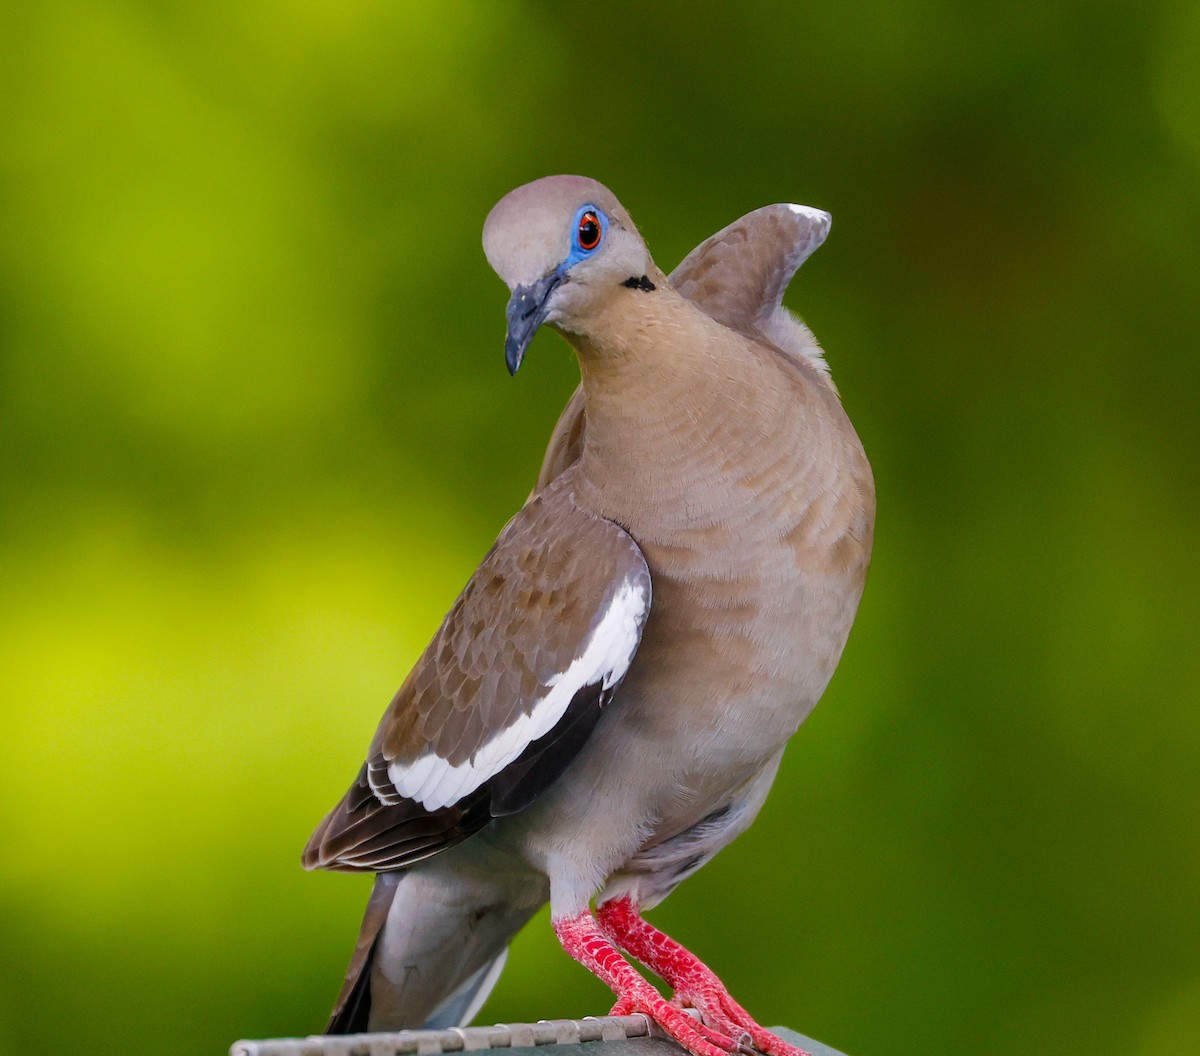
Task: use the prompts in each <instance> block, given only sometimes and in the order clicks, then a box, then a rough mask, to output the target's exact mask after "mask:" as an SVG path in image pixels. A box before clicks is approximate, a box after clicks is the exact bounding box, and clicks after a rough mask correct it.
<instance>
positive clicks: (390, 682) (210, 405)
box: [0, 0, 1200, 1056]
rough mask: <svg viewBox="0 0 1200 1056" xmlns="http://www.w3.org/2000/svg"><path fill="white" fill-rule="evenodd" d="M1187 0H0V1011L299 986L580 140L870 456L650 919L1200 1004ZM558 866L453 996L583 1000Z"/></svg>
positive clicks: (316, 962)
mask: <svg viewBox="0 0 1200 1056" xmlns="http://www.w3.org/2000/svg"><path fill="white" fill-rule="evenodd" d="M1198 71H1200V7H1197V5H1196V4H1195V2H1194V0H1193V2H1190V3H1189V2H1159V0H1151V2H1145V0H1101V2H1099V3H1097V2H1095V0H1088V2H1084V0H1049V2H1047V0H1038V2H1030V0H1016V2H1011V3H1001V4H994V5H971V4H966V3H961V2H960V3H949V2H945V0H941V2H939V0H898V2H889V3H882V2H879V0H868V2H867V3H865V4H858V5H849V6H847V5H844V4H840V3H834V2H832V0H811V2H807V3H804V4H796V3H791V2H778V3H758V4H736V5H729V4H721V5H715V4H714V5H709V6H708V7H703V6H701V5H694V4H684V3H678V2H669V3H668V2H663V3H645V2H643V3H637V4H634V3H626V2H618V3H610V4H595V5H590V4H583V3H558V4H551V3H533V2H528V3H512V2H498V0H497V2H492V0H450V2H447V3H442V4H438V5H432V4H431V5H421V4H415V3H408V2H402V0H340V2H335V0H325V2H306V3H296V4H282V3H254V2H249V3H231V2H225V0H210V2H206V3H197V2H191V3H187V2H183V3H151V2H136V0H129V2H125V3H118V2H110V3H104V2H101V0H42V2H39V3H36V4H34V3H21V2H17V3H14V4H9V5H6V6H5V7H3V8H0V704H2V712H0V716H2V723H3V725H2V730H3V735H2V736H0V831H2V832H3V851H2V852H0V860H2V863H3V864H2V865H0V1054H4V1056H8V1054H13V1056H15V1054H17V1053H25V1052H32V1051H39V1052H68V1051H88V1052H90V1053H94V1054H96V1056H104V1054H107V1053H114V1054H115V1053H117V1052H127V1051H141V1052H147V1053H150V1052H171V1053H172V1054H175V1056H191V1054H195V1056H200V1054H202V1053H208V1054H211V1053H220V1052H222V1051H223V1050H224V1049H225V1047H226V1046H227V1045H228V1044H229V1043H230V1042H231V1041H232V1040H233V1039H235V1038H236V1037H262V1036H273V1035H284V1034H297V1033H306V1032H309V1031H314V1030H317V1029H318V1028H319V1027H320V1025H321V1023H322V1022H323V1019H324V1016H325V1013H326V1011H327V1009H328V1006H329V1003H330V1001H331V999H332V997H333V995H334V993H335V992H336V989H337V985H338V982H339V979H340V974H341V971H342V969H343V967H344V964H345V961H346V959H347V957H348V955H349V952H350V949H351V947H352V945H353V940H354V934H355V929H356V927H357V923H358V917H359V914H360V913H361V909H362V905H363V903H364V901H365V897H366V890H367V888H366V881H364V880H363V879H362V878H351V877H343V876H334V875H315V876H314V875H306V874H304V873H302V872H301V870H300V868H299V865H298V861H297V858H298V853H299V850H300V847H301V846H302V844H303V842H304V840H305V838H306V836H307V834H308V832H309V830H310V829H311V827H312V825H313V824H314V823H315V821H316V820H317V819H318V818H319V817H320V816H321V814H322V813H323V812H324V811H325V810H326V809H327V807H328V806H330V805H331V804H332V803H333V801H334V799H335V798H336V797H337V796H338V795H340V794H341V792H342V791H343V789H344V787H345V785H346V783H347V782H348V781H349V780H350V778H351V777H352V776H353V773H354V771H355V769H356V766H357V764H358V761H359V759H360V758H361V753H362V751H363V750H364V748H365V746H366V743H367V741H368V739H369V737H370V734H371V732H372V730H373V728H374V725H375V722H376V720H377V718H378V715H379V714H380V712H381V711H382V709H383V706H384V705H385V703H386V701H387V700H388V698H389V697H390V695H391V693H392V691H393V690H394V688H395V686H396V685H397V684H398V683H399V681H400V679H401V678H402V677H403V675H404V674H405V673H406V671H407V669H408V666H409V665H410V664H411V662H412V661H413V660H414V659H415V657H416V655H417V653H418V652H419V650H420V649H421V647H422V646H423V645H424V643H425V641H426V640H427V639H428V636H429V635H430V634H431V633H432V631H433V630H434V628H435V627H436V625H437V623H438V621H439V620H440V618H441V616H442V614H443V613H444V612H445V610H446V609H447V608H448V607H449V604H450V602H451V601H452V600H453V598H454V595H455V594H456V593H457V590H458V589H459V587H460V586H461V585H462V583H463V582H464V581H465V579H466V577H467V576H468V575H469V574H470V572H471V570H472V569H473V568H474V566H475V563H476V561H477V560H478V558H479V557H480V556H481V555H482V553H483V552H484V550H485V549H486V547H487V546H488V545H489V543H490V542H491V540H492V538H493V537H494V535H495V533H496V531H497V530H498V529H499V527H500V526H501V525H502V524H503V523H504V521H505V520H506V519H507V517H508V516H509V515H510V514H511V512H512V511H513V510H514V509H515V508H516V507H517V506H518V505H519V504H520V503H521V502H522V500H523V498H524V496H525V494H526V493H527V491H528V488H529V486H530V484H531V481H532V479H533V476H534V473H535V471H536V467H537V464H538V460H539V457H540V453H541V449H542V446H543V444H544V441H545V438H546V436H547V434H548V431H549V429H550V426H551V424H552V423H553V421H554V419H555V418H556V416H557V413H558V411H559V409H560V408H561V405H562V402H563V401H564V399H565V397H566V395H567V394H568V392H569V391H570V390H571V388H572V387H573V385H574V379H575V366H574V363H573V361H572V357H571V356H570V355H569V353H568V351H567V349H566V346H565V345H564V344H563V343H562V342H561V341H560V340H559V339H558V338H556V337H554V336H553V335H550V334H546V335H542V336H540V337H539V338H538V339H537V341H536V342H535V345H534V347H533V348H532V350H531V354H530V356H529V357H528V359H527V362H526V366H525V367H524V369H523V370H522V372H521V374H520V375H519V376H518V378H517V379H516V380H515V381H512V380H510V379H509V378H508V376H507V374H506V373H505V371H504V367H503V361H502V351H501V343H502V337H503V308H504V301H505V292H504V290H503V287H502V286H501V284H500V283H499V282H498V280H496V278H495V277H494V276H493V275H492V274H491V272H490V271H489V270H488V268H487V265H486V263H485V262H484V260H483V256H482V253H481V251H480V248H479V231H480V227H481V224H482V221H483V218H484V216H485V215H486V213H487V210H488V209H489V208H490V207H491V205H492V204H493V203H494V202H495V200H497V199H498V198H499V197H500V196H501V195H502V194H503V193H505V192H506V191H507V190H509V189H510V188H511V187H513V186H516V185H517V184H519V183H523V182H525V181H527V180H530V179H533V178H536V177H538V176H541V175H546V174H548V173H552V172H562V171H566V172H582V173H586V174H588V175H592V176H595V177H597V178H598V179H601V180H603V181H604V182H605V183H607V184H608V185H609V186H610V187H612V188H613V190H614V191H615V192H616V193H617V194H618V195H619V196H620V197H621V198H622V199H623V201H624V203H625V205H626V206H627V207H628V208H629V209H630V210H631V212H632V213H633V215H634V216H635V217H636V218H637V220H638V222H639V225H640V226H641V229H642V231H643V233H644V234H645V235H646V237H647V239H648V241H649V242H650V244H651V247H652V249H653V251H654V252H655V255H656V257H657V259H658V261H659V262H660V264H662V265H663V266H664V267H666V268H668V269H669V268H670V267H672V266H673V265H674V264H675V263H676V262H677V261H678V260H679V259H680V258H681V257H682V256H683V254H684V253H685V252H686V251H687V250H688V249H690V248H691V246H692V245H693V244H695V243H696V242H698V241H700V240H701V239H702V238H704V237H706V236H707V235H708V234H710V233H711V232H713V231H714V230H716V229H717V228H718V227H721V226H722V225H724V224H726V223H728V222H729V221H730V220H732V219H733V218H735V217H736V216H738V215H740V214H742V213H743V212H746V211H748V210H749V209H752V208H754V207H757V206H759V205H762V204H765V203H768V202H773V201H800V202H805V203H808V204H812V205H818V206H821V207H824V208H827V209H829V210H830V211H831V212H832V213H833V215H834V226H833V231H832V234H831V237H830V239H829V241H828V242H827V243H826V245H825V246H824V247H823V248H822V249H821V251H820V252H819V253H818V254H817V255H816V256H815V257H814V258H813V259H812V260H811V261H810V262H809V263H808V264H807V265H806V266H805V268H804V269H803V271H802V272H801V274H800V276H799V277H798V279H797V281H796V282H795V283H794V285H793V288H792V290H791V292H790V293H789V295H788V303H789V304H790V305H791V306H792V307H794V308H795V309H796V310H798V311H799V312H800V313H801V314H802V315H803V316H804V317H805V319H806V320H807V321H808V323H809V324H810V325H811V326H812V328H813V329H814V331H815V332H816V334H817V335H818V337H819V338H820V339H821V341H822V342H823V344H824V345H825V347H826V349H827V352H828V357H829V361H830V363H831V365H832V367H833V371H834V375H835V377H836V378H837V380H838V383H839V386H840V388H841V391H842V393H843V398H844V401H845V404H846V406H847V408H848V410H849V412H850V414H851V417H852V418H853V419H854V421H855V423H856V424H857V426H858V428H859V431H860V434H861V435H862V437H863V440H864V442H865V444H866V447H867V450H868V453H869V454H870V456H871V458H872V461H873V464H874V466H875V471H876V475H877V480H878V486H879V495H880V514H879V524H878V533H877V540H878V541H877V546H876V555H875V563H874V567H873V570H872V576H871V581H870V583H869V584H868V589H867V594H866V598H865V601H864V604H863V607H862V611H861V615H860V619H859V623H858V626H857V628H856V630H855V633H854V636H853V637H852V639H851V643H850V646H849V648H848V650H847V653H846V656H845V659H844V662H843V665H842V669H841V670H840V672H839V673H838V675H837V677H836V678H835V680H834V683H833V685H832V687H831V688H830V690H829V692H828V694H827V695H826V699H825V700H824V702H823V703H822V705H821V706H820V707H819V708H818V709H817V711H816V712H815V713H814V715H813V717H812V718H811V719H810V721H809V722H808V723H807V724H806V726H805V727H804V729H803V730H802V731H801V734H800V735H799V736H798V738H797V739H796V741H795V743H794V744H793V746H792V748H791V749H790V751H789V753H788V755H787V757H786V759H785V763H784V768H783V771H782V773H781V776H780V779H779V782H778V784H777V786H776V789H775V791H774V793H773V795H772V798H771V800H770V801H769V803H768V805H767V807H766V809H765V810H764V812H763V815H762V817H761V819H760V820H759V822H758V824H757V825H756V826H755V828H754V829H753V830H752V831H751V832H750V833H749V834H748V835H746V836H745V837H743V838H742V839H741V840H740V841H739V842H738V843H737V844H736V845H735V846H734V847H733V848H731V849H730V850H729V851H727V852H725V853H724V854H723V855H722V856H720V857H719V858H718V859H717V860H716V861H715V862H714V863H712V864H711V865H710V866H709V867H708V868H707V869H706V870H704V871H703V872H702V873H701V874H700V875H698V876H697V877H696V878H694V879H693V880H690V881H689V882H688V883H687V884H686V885H685V886H684V887H683V888H681V890H680V891H679V892H678V893H677V894H676V895H674V896H673V897H672V899H671V900H670V901H669V902H668V903H667V904H666V905H664V906H663V908H662V909H661V910H660V911H658V912H657V913H656V915H655V919H656V920H657V921H658V922H660V923H661V924H663V926H665V927H666V928H667V929H668V930H671V931H673V932H674V933H676V934H678V936H679V937H680V938H681V939H682V940H684V941H685V942H687V943H688V944H689V945H691V946H692V947H693V948H694V949H696V950H697V952H699V953H700V954H701V955H702V956H704V957H705V958H706V959H707V960H708V961H709V962H710V963H711V964H712V965H713V966H714V967H715V968H716V969H717V970H718V971H719V972H721V974H722V975H723V976H724V977H725V979H726V981H727V982H728V983H729V984H730V987H731V989H732V990H733V991H734V992H735V993H736V994H737V995H738V996H739V997H740V998H741V1000H742V1001H743V1002H744V1003H745V1004H746V1005H748V1006H749V1007H750V1008H751V1010H753V1011H755V1012H756V1013H757V1014H758V1016H759V1017H760V1019H762V1020H763V1021H765V1022H768V1023H785V1024H787V1025H789V1026H792V1027H795V1028H797V1029H799V1030H802V1031H804V1032H805V1033H808V1034H810V1035H812V1036H814V1037H819V1038H822V1039H824V1040H826V1041H827V1042H829V1043H830V1044H833V1045H836V1046H838V1047H840V1048H843V1049H844V1050H845V1051H847V1052H849V1053H852V1054H856V1056H883V1054H886V1053H896V1054H901V1053H917V1052H946V1053H956V1052H969V1053H982V1054H987V1053H997V1054H998V1053H1002V1052H1005V1053H1006V1052H1011V1051H1022V1052H1029V1053H1046V1054H1059V1053H1064V1052H1090V1053H1094V1054H1096V1056H1100V1054H1105V1053H1117V1052H1121V1053H1128V1054H1133V1056H1160V1054H1161V1056H1168V1054H1170V1056H1174V1054H1175V1053H1179V1052H1182V1051H1186V1050H1187V1049H1188V1048H1189V1047H1190V1046H1192V1045H1194V1043H1195V1038H1196V1037H1197V1036H1198V1035H1200V901H1198V897H1197V894H1198V891H1200V823H1198V820H1197V819H1198V815H1200V788H1198V782H1197V774H1200V709H1198V708H1197V703H1198V699H1197V698H1198V693H1197V685H1198V684H1200V648H1197V639H1198V637H1200V635H1198V632H1200V618H1198V615H1197V602H1196V591H1197V583H1198V581H1200V547H1198V546H1197V540H1196V524H1197V519H1198V514H1200V509H1198V507H1200V497H1198V496H1200V492H1198V489H1197V483H1198V474H1197V472H1196V460H1197V455H1198V453H1200V403H1198V398H1197V396H1198V382H1200V348H1198V347H1197V346H1198V340H1197V336H1198V334H1200V325H1198V324H1200V294H1198V290H1197V288H1198V285H1200V283H1198V279H1200V237H1198V232H1200V73H1198ZM606 1007H607V994H606V992H605V991H604V990H603V988H602V987H601V986H600V985H599V984H598V983H596V982H595V981H594V980H591V979H590V978H589V977H588V976H587V975H586V973H585V972H584V971H583V970H582V969H580V968H578V967H577V966H575V965H573V964H571V963H570V962H569V961H568V959H567V958H566V957H565V956H564V955H563V954H562V953H561V952H560V951H558V950H557V948H556V946H555V943H554V940H553V937H552V935H551V934H550V931H549V928H548V926H547V923H546V920H545V918H544V917H540V918H538V920H536V921H535V922H534V924H533V925H532V926H531V928H529V929H527V931H526V932H525V933H524V934H523V935H522V936H521V938H520V939H519V940H518V942H517V943H516V945H515V947H514V952H513V956H512V959H511V961H510V965H509V968H508V971H507V973H506V975H505V977H504V979H503V981H502V982H501V985H500V987H499V989H498V990H497V992H496V994H495V996H494V998H493V999H492V1001H491V1002H490V1004H489V1006H488V1007H487V1008H486V1009H485V1012H484V1014H483V1019H484V1020H485V1021H497V1020H522V1019H529V1018H538V1017H551V1016H580V1015H585V1014H593V1013H599V1012H601V1011H603V1010H604V1009H605V1008H606Z"/></svg>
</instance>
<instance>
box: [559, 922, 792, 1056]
mask: <svg viewBox="0 0 1200 1056" xmlns="http://www.w3.org/2000/svg"><path fill="white" fill-rule="evenodd" d="M554 933H555V934H556V935H557V936H558V941H559V942H561V943H562V948H563V949H564V950H566V951H567V953H569V954H570V955H571V956H572V957H574V958H575V960H577V961H578V962H579V963H580V964H582V965H583V966H584V967H585V968H586V969H587V970H588V971H589V972H591V973H592V974H593V975H594V976H596V978H597V979H599V980H600V981H601V982H602V983H604V985H605V986H607V987H608V988H609V989H610V990H612V992H613V993H614V994H616V995H617V1003H616V1005H614V1006H613V1010H612V1014H613V1015H622V1016H627V1015H631V1014H632V1013H634V1012H641V1013H644V1014H645V1015H647V1016H649V1017H650V1018H651V1019H652V1020H654V1022H655V1023H657V1024H658V1025H659V1026H660V1027H661V1028H662V1029H663V1031H664V1032H665V1033H666V1034H667V1035H669V1036H670V1037H672V1038H674V1039H675V1040H676V1041H677V1042H679V1044H680V1045H682V1046H683V1047H684V1048H685V1049H687V1051H688V1052H690V1053H692V1056H729V1054H730V1053H735V1052H736V1053H740V1054H743V1056H750V1054H749V1050H748V1049H747V1048H746V1047H745V1046H744V1045H743V1044H742V1043H741V1040H740V1038H739V1039H737V1040H735V1038H733V1037H731V1036H729V1035H728V1034H725V1033H722V1031H721V1030H720V1029H719V1028H716V1027H713V1026H710V1025H708V1024H706V1023H701V1022H698V1021H697V1020H695V1019H693V1018H692V1017H691V1016H689V1015H688V1014H687V1013H686V1012H684V1011H683V1010H682V1009H681V1008H680V1007H679V1006H677V1005H674V1004H672V1003H671V1002H670V1001H667V1000H666V999H665V998H664V997H663V996H662V994H660V993H659V992H658V991H657V990H655V989H654V987H652V986H651V985H650V984H649V983H648V982H646V980H645V979H643V978H642V977H641V976H640V975H638V973H637V972H636V971H635V970H634V968H633V966H632V965H631V964H630V963H629V962H628V961H627V960H625V958H624V957H622V956H621V953H620V951H619V950H618V949H617V948H616V947H615V946H614V945H613V944H612V943H611V942H610V941H609V940H608V938H607V936H605V934H604V933H603V932H602V931H601V930H600V926H599V924H597V923H596V919H595V917H593V916H592V914H591V912H590V911H588V910H584V911H583V912H582V913H580V914H579V915H578V916H576V917H567V918H565V919H562V920H556V921H554ZM738 1033H739V1034H740V1033H741V1031H739V1032H738ZM797 1051H798V1050H797Z"/></svg>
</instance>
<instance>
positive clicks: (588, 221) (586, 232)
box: [575, 209, 604, 253]
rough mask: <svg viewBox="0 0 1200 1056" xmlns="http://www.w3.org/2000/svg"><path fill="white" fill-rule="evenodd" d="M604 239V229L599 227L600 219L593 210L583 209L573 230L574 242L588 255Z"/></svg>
mask: <svg viewBox="0 0 1200 1056" xmlns="http://www.w3.org/2000/svg"><path fill="white" fill-rule="evenodd" d="M603 237H604V229H603V228H602V227H601V226H600V217H599V216H597V215H596V212H595V210H593V209H585V210H584V211H583V212H582V213H581V214H580V216H579V222H578V224H577V226H576V228H575V242H576V244H577V245H578V246H579V248H580V249H582V250H583V251H584V252H585V253H590V252H591V251H592V250H593V249H595V248H596V247H597V246H598V245H600V239H601V238H603Z"/></svg>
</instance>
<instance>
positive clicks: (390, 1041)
mask: <svg viewBox="0 0 1200 1056" xmlns="http://www.w3.org/2000/svg"><path fill="white" fill-rule="evenodd" d="M661 1036H662V1035H661V1033H660V1032H659V1030H658V1027H657V1025H656V1024H654V1023H652V1022H651V1020H650V1019H649V1018H648V1017H646V1016H643V1015H640V1014H637V1015H632V1016H585V1017H584V1018H583V1019H542V1020H539V1021H538V1022H537V1023H498V1024H496V1025H495V1026H493V1027H451V1028H450V1029H448V1030H402V1031H398V1032H396V1033H389V1034H342V1035H324V1034H313V1035H310V1036H309V1037H307V1038H273V1039H270V1040H266V1041H235V1042H234V1043H233V1045H232V1046H231V1047H230V1049H229V1056H441V1054H442V1053H453V1052H478V1051H481V1050H483V1049H519V1048H531V1047H535V1046H538V1047H540V1046H543V1045H578V1044H587V1043H589V1042H593V1041H627V1040H630V1039H633V1038H647V1037H661Z"/></svg>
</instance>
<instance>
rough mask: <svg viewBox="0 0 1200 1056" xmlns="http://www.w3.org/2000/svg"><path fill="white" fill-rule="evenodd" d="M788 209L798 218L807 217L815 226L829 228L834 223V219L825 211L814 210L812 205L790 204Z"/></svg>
mask: <svg viewBox="0 0 1200 1056" xmlns="http://www.w3.org/2000/svg"><path fill="white" fill-rule="evenodd" d="M788 208H789V209H790V210H791V211H792V212H793V213H795V214H796V215H797V216H804V217H807V218H808V219H809V220H811V221H812V222H813V223H814V224H820V225H821V226H822V227H825V228H828V227H829V225H830V224H832V223H833V217H832V216H831V215H830V214H829V213H827V212H825V210H824V209H814V208H813V207H812V206H811V205H796V204H794V203H792V202H789V203H788Z"/></svg>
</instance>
